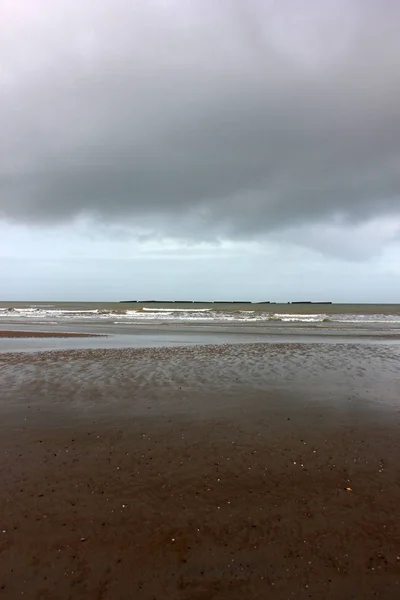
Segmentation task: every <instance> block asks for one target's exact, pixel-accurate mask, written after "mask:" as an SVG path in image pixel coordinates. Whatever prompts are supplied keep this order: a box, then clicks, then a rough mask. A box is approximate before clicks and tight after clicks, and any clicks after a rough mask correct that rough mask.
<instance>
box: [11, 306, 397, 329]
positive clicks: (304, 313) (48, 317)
mask: <svg viewBox="0 0 400 600" xmlns="http://www.w3.org/2000/svg"><path fill="white" fill-rule="evenodd" d="M2 324H3V325H22V324H31V325H67V324H71V325H72V324H74V325H79V324H91V325H93V326H95V325H96V324H97V325H100V324H101V325H102V326H105V325H107V324H110V325H118V324H122V325H125V326H129V325H132V326H135V325H140V324H142V325H143V324H146V325H151V324H154V325H162V324H187V325H190V324H192V325H199V326H201V325H202V324H204V325H207V324H215V325H232V326H234V325H236V324H237V325H249V326H251V325H254V326H262V327H263V328H265V327H267V328H268V327H273V328H274V329H276V328H280V327H282V328H283V327H290V326H300V327H303V328H304V327H307V328H321V329H329V328H332V327H334V328H335V329H337V328H339V329H355V330H357V329H365V328H367V329H379V330H381V331H383V332H388V333H390V332H391V331H393V332H397V333H399V330H400V305H399V304H322V303H321V304H317V303H315V304H309V303H304V304H300V303H299V304H297V303H295V304H274V303H239V302H235V303H222V302H218V303H197V302H173V303H172V302H135V303H111V302H0V327H1V325H2Z"/></svg>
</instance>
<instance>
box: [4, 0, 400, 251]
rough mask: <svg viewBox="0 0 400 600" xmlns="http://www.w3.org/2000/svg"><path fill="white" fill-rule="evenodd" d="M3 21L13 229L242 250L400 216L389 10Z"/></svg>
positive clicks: (396, 41)
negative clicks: (97, 232)
mask: <svg viewBox="0 0 400 600" xmlns="http://www.w3.org/2000/svg"><path fill="white" fill-rule="evenodd" d="M0 11H1V14H0V56H1V63H0V89H1V100H0V102H1V110H0V131H1V141H0V215H1V216H3V217H5V218H6V219H10V220H12V221H14V222H17V223H34V224H53V223H68V222H69V221H72V220H73V219H76V218H79V217H80V216H84V217H89V218H92V217H93V218H94V219H97V220H101V221H102V222H103V223H118V222H121V223H125V224H128V225H129V226H132V227H137V228H142V229H143V230H149V231H153V232H154V234H155V235H159V236H176V237H182V238H188V239H196V240H210V239H211V240H212V239H221V238H225V239H244V240H246V239H253V238H254V237H257V236H263V235H265V234H269V233H275V232H279V231H283V230H286V231H292V230H296V228H300V229H299V230H300V231H301V228H303V227H304V225H307V226H308V225H310V227H315V226H316V225H319V224H321V226H327V227H330V228H332V227H335V226H336V225H338V224H339V225H343V226H344V227H352V226H354V227H360V226H362V224H363V223H366V222H371V220H373V219H387V218H389V219H390V218H394V219H398V218H399V217H400V36H399V35H398V23H399V17H400V4H399V3H398V2H396V1H395V0H393V1H389V0H379V1H378V0H376V1H374V0H349V1H348V2H346V3H345V2H340V1H333V0H329V1H326V2H317V1H316V0H315V1H312V0H303V1H299V2H296V3H293V2H289V0H281V1H280V2H275V1H273V0H270V1H267V0H221V1H220V2H215V1H214V0H188V1H187V2H181V1H178V0H176V1H173V0H170V1H168V0H164V1H163V0H146V1H145V0H137V1H136V2H132V1H131V0H113V1H112V2H111V1H110V0H107V1H106V0H83V1H82V2H80V3H75V2H73V3H71V2H69V1H67V0H52V1H50V0H32V2H30V3H26V2H25V1H23V0H12V1H11V0H6V1H5V2H4V1H3V2H2V7H1V8H0ZM392 233H393V232H392ZM314 238H315V236H314ZM321 243H323V242H321Z"/></svg>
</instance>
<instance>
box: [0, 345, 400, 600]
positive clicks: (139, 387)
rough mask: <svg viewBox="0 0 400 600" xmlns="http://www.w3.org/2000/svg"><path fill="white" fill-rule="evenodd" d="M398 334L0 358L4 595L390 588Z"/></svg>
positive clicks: (174, 595)
mask: <svg viewBox="0 0 400 600" xmlns="http://www.w3.org/2000/svg"><path fill="white" fill-rule="evenodd" d="M398 365H399V350H398V349H397V347H394V346H365V345H364V346H357V345H337V346H334V345H326V346H325V345H323V344H321V345H319V346H317V345H310V346H307V345H302V344H286V345H284V344H280V345H276V346H274V345H268V346H263V345H248V346H246V345H241V346H219V347H217V346H215V347H195V348H164V349H144V350H126V349H123V350H90V351H70V352H47V353H40V354H35V355H33V354H31V355H27V354H8V355H7V354H3V355H1V357H0V378H1V382H2V391H3V393H2V397H1V401H0V411H1V419H0V457H1V459H0V460H1V464H0V468H1V474H2V485H1V489H0V515H1V523H0V559H1V560H0V590H1V594H2V597H4V598H20V597H21V596H23V597H27V598H35V599H47V598H48V599H60V600H64V599H67V598H74V599H75V598H76V599H80V598H82V599H83V598H85V599H86V598H99V599H106V598H107V599H108V598H110V599H114V598H115V599H119V598H120V599H128V598H139V599H140V600H141V599H145V600H147V599H149V600H153V599H154V598H157V599H163V600H164V599H165V598H168V599H169V598H170V599H185V600H186V599H187V600H189V599H195V600H203V599H204V600H206V599H207V600H208V599H218V600H225V599H228V598H229V599H234V600H235V599H238V600H239V599H244V598H278V599H281V598H282V599H283V598H296V599H297V598H300V599H302V598H321V597H326V598H342V599H347V598H348V599H350V598H375V597H380V598H388V599H392V598H397V597H398V596H399V587H400V528H399V526H398V523H399V522H400V452H399V451H400V439H399V435H398V431H399V429H398V427H399V421H400V413H399V410H400V402H399V397H400V394H399V392H400V377H399V369H398Z"/></svg>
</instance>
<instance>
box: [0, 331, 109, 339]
mask: <svg viewBox="0 0 400 600" xmlns="http://www.w3.org/2000/svg"><path fill="white" fill-rule="evenodd" d="M71 337H72V338H86V337H100V336H99V334H94V333H72V332H66V331H65V332H63V331H20V330H14V331H13V330H3V331H0V338H71Z"/></svg>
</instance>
